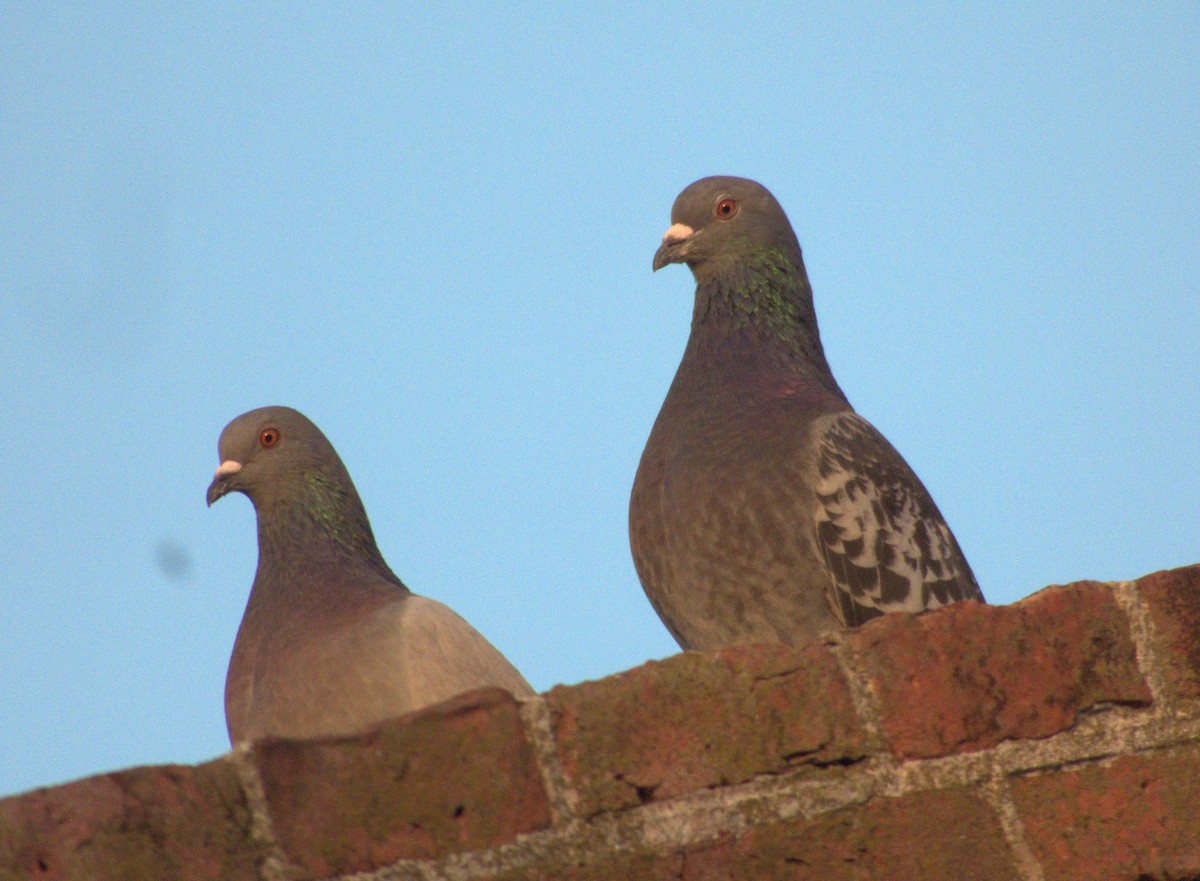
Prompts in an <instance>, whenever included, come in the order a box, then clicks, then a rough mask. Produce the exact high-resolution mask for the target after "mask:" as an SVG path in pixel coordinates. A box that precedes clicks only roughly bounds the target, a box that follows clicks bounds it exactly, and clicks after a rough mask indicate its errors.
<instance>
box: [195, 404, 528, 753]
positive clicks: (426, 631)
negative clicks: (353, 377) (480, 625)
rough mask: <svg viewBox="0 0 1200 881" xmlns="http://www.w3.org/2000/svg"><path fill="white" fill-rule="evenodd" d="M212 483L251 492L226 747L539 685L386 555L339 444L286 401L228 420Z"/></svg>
mask: <svg viewBox="0 0 1200 881" xmlns="http://www.w3.org/2000/svg"><path fill="white" fill-rule="evenodd" d="M218 451H219V453H220V459H221V464H220V467H218V468H217V473H216V476H215V477H214V478H213V482H212V485H210V486H209V488H208V504H209V505H211V504H212V503H213V502H215V501H216V500H217V499H219V498H221V496H223V495H225V494H226V493H229V492H233V491H238V492H243V493H245V494H246V495H247V496H249V497H250V501H252V502H253V503H254V508H255V511H256V512H257V515H258V571H257V573H255V576H254V585H253V586H252V587H251V588H250V600H249V602H248V603H247V604H246V613H245V615H244V616H243V617H242V624H241V627H240V628H239V629H238V635H237V641H236V642H235V643H234V646H233V657H232V658H231V659H230V661H229V673H228V675H227V676H226V679H225V721H226V724H227V725H228V727H229V739H230V741H231V742H233V743H235V744H236V743H240V742H242V741H246V740H258V739H259V738H262V737H267V736H277V737H295V738H308V737H319V736H323V735H333V734H350V733H353V732H355V731H358V730H360V729H362V728H363V727H365V726H367V725H370V724H372V723H374V722H378V721H380V720H382V719H386V718H388V717H390V716H397V715H400V714H402V713H407V712H409V711H411V710H415V709H418V708H420V707H423V706H426V705H428V704H433V703H437V702H439V701H442V700H446V699H447V698H450V697H453V696H454V695H456V694H459V693H461V692H464V691H469V690H471V689H473V688H480V687H483V686H488V685H495V686H499V687H500V688H504V689H507V690H508V691H509V692H511V693H513V694H515V695H518V696H523V695H529V694H532V693H533V691H532V689H531V688H530V687H529V684H528V683H527V682H526V681H525V680H524V678H523V677H522V676H521V674H520V673H518V672H517V670H516V668H514V667H513V666H512V664H510V663H509V662H508V661H507V660H506V659H505V658H504V656H503V655H501V654H500V652H498V651H496V649H495V648H493V647H492V645H491V643H489V642H488V641H487V640H486V639H484V638H483V637H482V636H481V635H480V634H479V633H478V632H477V631H476V630H475V629H474V628H473V627H471V625H470V624H468V623H467V622H466V621H464V620H463V619H462V618H460V617H459V616H458V615H456V614H455V613H454V612H453V611H451V610H450V609H449V608H447V607H446V606H444V605H442V604H441V603H439V602H437V601H435V600H431V599H426V598H425V597H420V596H417V595H416V594H414V593H412V592H411V591H410V590H409V589H408V588H407V587H405V586H404V584H403V583H402V582H401V581H400V579H399V578H397V577H396V576H395V575H394V574H392V570H391V569H389V568H388V565H387V563H385V562H384V560H383V557H382V555H381V554H380V553H379V548H378V547H377V546H376V545H375V536H374V535H373V534H372V532H371V525H370V523H368V522H367V513H366V511H365V510H364V509H363V505H362V502H361V501H360V500H359V497H358V492H357V491H356V490H355V489H354V484H353V482H351V480H350V475H349V473H347V471H346V467H345V466H344V465H343V464H342V460H341V459H340V458H339V457H338V454H337V451H336V450H334V448H333V445H332V444H330V443H329V441H328V440H327V439H326V438H325V435H323V434H322V433H321V430H320V429H319V428H317V427H316V426H315V425H313V424H312V423H311V422H310V421H309V420H308V419H307V418H305V417H304V416H303V415H302V414H300V413H298V412H296V411H295V410H292V409H290V408H288V407H263V408H262V409H259V410H251V411H250V412H249V413H244V414H242V415H241V416H239V417H238V418H237V419H235V420H233V421H232V422H230V423H229V425H227V426H225V430H224V431H222V432H221V440H220V442H219V444H218Z"/></svg>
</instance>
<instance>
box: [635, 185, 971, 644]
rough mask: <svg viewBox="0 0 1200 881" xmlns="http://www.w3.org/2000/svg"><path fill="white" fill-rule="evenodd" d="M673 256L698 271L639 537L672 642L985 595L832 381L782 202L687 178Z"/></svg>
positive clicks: (768, 637)
mask: <svg viewBox="0 0 1200 881" xmlns="http://www.w3.org/2000/svg"><path fill="white" fill-rule="evenodd" d="M670 263H686V264H687V265H688V266H689V267H690V268H691V270H692V274H693V275H694V276H695V280H696V298H695V304H694V308H693V312H692V327H691V335H690V336H689V338H688V342H687V347H686V349H685V350H684V353H683V360H682V362H681V363H680V365H679V369H678V371H677V372H676V374H675V379H674V380H673V381H672V383H671V387H670V390H669V391H668V392H667V397H666V400H665V401H664V402H663V405H662V410H661V411H660V412H659V414H658V418H657V420H656V421H655V423H654V427H653V429H652V430H651V432H650V438H649V440H648V441H647V442H646V448H645V450H644V452H643V453H642V458H641V462H640V464H639V465H638V470H637V476H636V477H635V479H634V483H633V491H632V493H631V496H630V503H629V540H630V546H631V549H632V551H633V560H634V565H635V567H636V569H637V573H638V577H639V578H640V580H641V583H642V587H643V588H644V589H645V591H646V595H647V596H648V597H649V599H650V602H651V604H652V605H653V606H654V609H655V611H657V612H658V615H659V617H660V618H662V620H663V623H664V624H665V625H666V627H667V629H668V630H669V631H670V632H671V635H672V636H674V637H675V639H676V641H677V642H678V643H679V644H680V645H681V646H682V647H683V648H684V649H701V650H704V649H713V648H719V647H723V646H728V645H734V644H739V643H751V642H785V643H796V642H802V641H804V640H807V639H811V638H813V637H814V636H817V635H818V634H820V633H823V632H826V631H829V630H835V629H840V628H847V627H856V626H858V625H860V624H862V623H863V622H865V621H867V620H869V619H871V618H874V617H876V616H878V615H881V614H884V613H886V612H920V611H923V610H925V609H932V608H936V607H938V606H942V605H945V604H947V603H952V602H957V601H960V600H968V599H973V600H979V601H982V600H983V595H982V593H981V592H980V590H979V585H978V584H977V583H976V581H975V576H974V575H973V574H972V572H971V568H970V566H968V565H967V561H966V559H965V558H964V557H963V553H962V551H961V550H960V549H959V546H958V542H957V541H956V540H955V538H954V535H953V534H952V533H951V532H950V528H949V527H948V526H947V525H946V521H945V520H944V519H943V518H942V515H941V513H940V512H939V511H938V509H937V506H936V505H935V504H934V503H933V499H931V498H930V496H929V493H928V492H927V491H926V489H925V487H924V486H923V485H922V483H921V481H920V480H919V479H918V478H917V476H916V474H914V473H913V470H912V469H911V468H910V467H909V466H908V463H906V462H905V461H904V459H903V458H902V457H901V456H900V454H899V453H898V452H896V450H895V449H894V448H893V447H892V445H891V444H890V443H888V441H887V439H886V438H884V436H883V435H882V434H880V433H879V431H878V430H876V429H875V427H874V426H872V425H871V423H869V422H868V421H867V420H865V419H863V418H862V417H861V416H859V415H858V414H857V413H855V411H854V409H853V408H852V407H851V406H850V403H849V402H848V401H847V399H846V396H845V395H844V394H843V393H842V390H841V388H839V386H838V384H837V381H836V380H835V379H834V378H833V373H832V372H831V371H830V369H829V364H828V362H827V361H826V360H825V353H824V350H823V348H822V346H821V338H820V336H819V334H818V333H817V318H816V313H815V312H814V311H813V304H812V289H811V288H810V286H809V282H808V275H807V273H806V272H805V269H804V260H803V258H802V257H801V252H800V244H799V242H798V241H797V239H796V235H795V233H794V232H793V231H792V227H791V224H790V223H789V222H788V219H787V215H785V214H784V212H783V209H782V208H781V207H780V205H779V203H778V202H777V201H776V200H775V197H774V196H772V195H771V193H770V192H769V191H768V190H767V189H766V188H765V187H763V186H762V185H761V184H758V183H756V182H755V181H752V180H747V179H745V178H738V177H707V178H703V179H701V180H698V181H696V182H695V183H693V184H691V185H689V186H688V187H687V188H686V189H685V190H684V191H683V192H682V193H680V194H679V197H678V198H677V199H676V200H675V204H674V206H673V207H672V209H671V227H670V228H669V229H668V230H667V232H666V234H665V235H664V236H663V240H662V246H661V247H660V248H659V249H658V251H657V253H656V254H655V255H654V264H653V268H654V270H655V271H657V270H659V269H661V268H662V267H664V266H666V265H667V264H670Z"/></svg>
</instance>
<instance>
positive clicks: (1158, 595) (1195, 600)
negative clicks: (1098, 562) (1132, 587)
mask: <svg viewBox="0 0 1200 881" xmlns="http://www.w3.org/2000/svg"><path fill="white" fill-rule="evenodd" d="M1137 587H1138V590H1140V591H1141V593H1142V596H1143V597H1145V599H1146V605H1147V606H1148V607H1149V608H1150V619H1151V620H1152V621H1153V623H1154V631H1155V634H1156V635H1157V637H1158V643H1159V649H1160V651H1161V652H1163V654H1164V657H1163V661H1164V664H1163V667H1164V668H1165V669H1164V672H1165V673H1166V677H1167V685H1168V687H1169V688H1170V689H1171V691H1172V692H1173V693H1174V694H1175V696H1176V697H1184V698H1195V697H1200V566H1186V567H1184V568H1182V569H1171V570H1167V571H1164V572H1155V573H1154V574H1152V575H1147V576H1146V577H1144V578H1139V579H1138V582H1137Z"/></svg>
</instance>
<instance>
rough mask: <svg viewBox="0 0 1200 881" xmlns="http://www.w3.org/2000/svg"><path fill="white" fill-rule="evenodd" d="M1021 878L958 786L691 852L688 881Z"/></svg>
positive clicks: (985, 813)
mask: <svg viewBox="0 0 1200 881" xmlns="http://www.w3.org/2000/svg"><path fill="white" fill-rule="evenodd" d="M1018 877H1019V876H1018V874H1017V871H1016V868H1015V866H1014V863H1013V860H1012V857H1011V854H1010V853H1009V849H1008V845H1007V843H1006V842H1005V840H1004V833H1003V831H1002V830H1001V828H1000V824H999V822H998V821H997V819H996V816H995V814H994V812H993V811H992V810H991V808H990V807H989V806H988V805H987V803H986V802H984V800H983V799H982V798H981V797H980V796H979V795H978V794H977V793H975V792H973V791H972V790H969V789H950V790H940V791H937V792H920V793H914V794H911V795H905V796H901V797H900V798H895V799H876V800H874V801H871V802H868V803H867V804H865V805H862V806H860V807H854V808H845V809H843V810H840V811H835V812H833V813H830V814H825V815H822V816H819V817H816V818H814V819H812V820H793V821H788V822H784V823H777V824H774V825H771V826H762V827H759V828H756V829H753V830H751V831H750V832H748V833H746V834H745V835H742V836H741V837H738V838H734V837H727V838H725V839H723V840H721V841H719V842H716V843H714V844H712V845H708V846H702V847H697V848H694V849H691V850H689V851H688V852H687V853H686V854H685V855H684V862H683V874H682V875H681V881H730V879H754V881H785V879H786V881H890V879H904V881H922V879H929V881H946V879H949V878H969V879H971V881H1017V879H1018ZM1095 877H1102V876H1095Z"/></svg>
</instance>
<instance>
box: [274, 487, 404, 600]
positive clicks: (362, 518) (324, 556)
mask: <svg viewBox="0 0 1200 881" xmlns="http://www.w3.org/2000/svg"><path fill="white" fill-rule="evenodd" d="M304 481H305V487H304V491H303V492H301V493H298V494H295V495H291V496H290V497H289V498H287V499H279V500H272V501H267V502H265V504H264V507H263V508H260V509H259V511H258V548H259V565H260V567H262V566H266V567H268V568H270V569H271V570H273V571H276V572H283V571H286V572H289V573H290V574H291V575H293V576H294V577H295V579H296V580H298V581H303V580H305V578H304V576H305V575H312V574H320V572H321V571H322V570H323V569H324V568H325V566H326V565H333V566H337V567H339V568H345V567H349V568H352V569H354V568H360V569H363V570H373V571H375V572H377V573H379V574H383V575H384V576H385V577H387V578H388V579H389V580H396V581H397V583H398V579H396V576H395V575H393V574H392V572H391V570H390V569H389V568H388V566H387V563H385V562H384V559H383V555H382V554H380V553H379V547H378V545H376V543H375V535H374V533H373V532H372V531H371V524H370V522H369V521H368V520H367V513H366V511H365V510H364V509H363V505H362V501H361V500H360V499H359V497H358V493H357V492H356V491H355V489H354V487H353V485H352V484H350V483H349V481H348V479H341V480H339V479H337V478H336V477H331V476H330V475H327V474H324V473H322V472H313V473H310V474H308V475H306V476H305V478H304Z"/></svg>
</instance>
